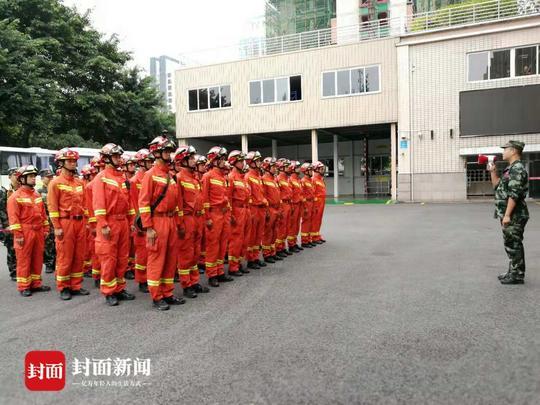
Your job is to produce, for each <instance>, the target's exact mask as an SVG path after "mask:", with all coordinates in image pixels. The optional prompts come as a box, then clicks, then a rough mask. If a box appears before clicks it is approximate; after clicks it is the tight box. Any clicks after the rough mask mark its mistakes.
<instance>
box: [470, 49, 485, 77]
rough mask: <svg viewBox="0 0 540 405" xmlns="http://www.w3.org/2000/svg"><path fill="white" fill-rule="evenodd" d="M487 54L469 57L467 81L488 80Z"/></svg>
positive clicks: (474, 54)
mask: <svg viewBox="0 0 540 405" xmlns="http://www.w3.org/2000/svg"><path fill="white" fill-rule="evenodd" d="M488 71H489V52H481V53H473V54H470V55H469V81H470V82H473V81H476V80H488Z"/></svg>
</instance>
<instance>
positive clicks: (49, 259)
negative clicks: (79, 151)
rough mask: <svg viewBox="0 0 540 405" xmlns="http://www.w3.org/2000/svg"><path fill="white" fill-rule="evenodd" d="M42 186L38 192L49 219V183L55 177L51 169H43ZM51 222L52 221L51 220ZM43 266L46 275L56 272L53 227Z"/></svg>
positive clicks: (46, 246) (47, 241)
mask: <svg viewBox="0 0 540 405" xmlns="http://www.w3.org/2000/svg"><path fill="white" fill-rule="evenodd" d="M39 175H40V177H41V181H42V185H41V187H40V188H39V189H38V190H37V192H38V193H39V194H40V195H41V197H42V198H43V202H44V203H45V211H46V212H47V217H48V216H49V210H48V208H47V192H48V190H49V183H50V181H51V180H52V179H53V177H54V173H53V172H52V170H51V169H43V170H41V171H40V172H39ZM49 222H50V219H49ZM43 264H44V265H45V273H52V272H54V266H55V264H56V247H55V245H54V228H53V227H52V226H51V227H50V229H49V235H48V236H47V237H46V238H45V250H44V252H43Z"/></svg>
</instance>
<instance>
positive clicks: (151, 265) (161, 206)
mask: <svg viewBox="0 0 540 405" xmlns="http://www.w3.org/2000/svg"><path fill="white" fill-rule="evenodd" d="M148 149H149V150H150V153H151V154H152V155H153V156H154V159H155V164H154V166H153V167H152V168H151V169H150V170H148V171H147V172H146V173H145V175H144V177H143V180H142V188H141V191H140V193H139V213H140V216H141V221H142V226H143V228H144V229H146V250H147V252H148V263H147V265H146V276H147V280H148V289H149V290H150V295H151V297H152V301H153V305H154V307H156V308H157V309H159V310H160V311H165V310H168V309H169V308H170V307H169V305H181V304H184V303H185V302H186V301H185V300H184V299H183V298H179V297H175V296H174V295H173V292H174V275H175V273H176V261H177V258H176V255H175V254H173V252H175V250H176V249H177V248H178V238H179V237H181V238H183V237H184V236H185V235H184V232H185V230H184V225H183V222H184V221H183V219H182V216H183V213H182V212H181V211H180V209H179V208H178V206H179V204H180V205H181V206H183V202H182V201H181V194H180V193H179V191H178V187H177V184H176V181H175V180H174V179H173V178H172V177H171V175H170V173H169V170H170V168H169V163H170V161H171V154H172V153H173V152H174V151H175V149H176V145H175V144H174V142H173V141H171V140H169V139H167V138H166V137H164V136H158V137H156V138H154V139H153V140H152V142H150V144H149V145H148Z"/></svg>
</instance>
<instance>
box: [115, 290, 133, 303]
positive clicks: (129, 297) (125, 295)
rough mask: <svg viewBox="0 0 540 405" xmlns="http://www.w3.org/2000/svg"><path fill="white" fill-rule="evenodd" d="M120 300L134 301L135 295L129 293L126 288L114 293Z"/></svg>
mask: <svg viewBox="0 0 540 405" xmlns="http://www.w3.org/2000/svg"><path fill="white" fill-rule="evenodd" d="M114 295H115V296H116V298H118V299H119V300H120V301H133V300H134V299H135V296H134V295H133V294H130V293H128V292H127V291H126V290H122V291H120V292H119V293H116V294H114Z"/></svg>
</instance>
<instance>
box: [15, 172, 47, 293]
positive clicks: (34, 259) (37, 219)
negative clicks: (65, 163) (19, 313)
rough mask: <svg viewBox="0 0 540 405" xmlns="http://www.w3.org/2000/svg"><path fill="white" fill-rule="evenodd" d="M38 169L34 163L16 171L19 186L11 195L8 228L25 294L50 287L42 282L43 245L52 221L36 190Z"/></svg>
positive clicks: (19, 285) (18, 287)
mask: <svg viewBox="0 0 540 405" xmlns="http://www.w3.org/2000/svg"><path fill="white" fill-rule="evenodd" d="M37 174H38V170H37V168H36V167H34V166H32V165H28V166H23V167H21V168H19V169H18V170H17V172H16V175H17V181H18V182H19V183H20V185H21V186H20V187H19V188H18V189H17V190H16V191H15V192H14V193H13V194H12V195H11V196H10V197H9V198H8V202H7V212H8V217H9V225H10V227H9V229H10V230H11V232H12V233H13V240H14V248H15V255H16V257H17V290H18V291H19V292H20V294H21V295H22V296H23V297H29V296H31V295H32V293H33V292H37V291H50V290H51V287H49V286H46V285H42V284H41V269H42V267H43V249H44V247H45V237H46V236H47V235H48V234H49V221H48V220H47V214H46V212H45V204H44V203H43V198H42V197H41V196H40V195H39V194H38V193H37V192H36V191H35V190H34V187H35V186H36V176H37Z"/></svg>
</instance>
